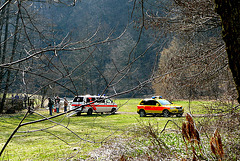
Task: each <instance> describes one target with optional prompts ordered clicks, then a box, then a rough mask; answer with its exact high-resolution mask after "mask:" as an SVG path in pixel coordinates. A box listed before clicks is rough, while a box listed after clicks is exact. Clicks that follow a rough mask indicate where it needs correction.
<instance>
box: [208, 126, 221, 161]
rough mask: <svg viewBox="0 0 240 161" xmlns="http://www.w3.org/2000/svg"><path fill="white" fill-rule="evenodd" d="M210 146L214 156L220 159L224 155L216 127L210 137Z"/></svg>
mask: <svg viewBox="0 0 240 161" xmlns="http://www.w3.org/2000/svg"><path fill="white" fill-rule="evenodd" d="M210 147H211V150H212V153H213V154H214V155H215V156H216V157H219V158H220V160H222V159H223V156H224V151H223V145H222V139H221V135H220V134H219V132H218V129H216V130H215V132H214V135H213V136H212V137H211V139H210Z"/></svg>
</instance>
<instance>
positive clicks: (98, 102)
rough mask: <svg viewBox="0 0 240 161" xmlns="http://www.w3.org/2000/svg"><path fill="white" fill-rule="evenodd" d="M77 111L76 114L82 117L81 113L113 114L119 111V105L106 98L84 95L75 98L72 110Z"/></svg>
mask: <svg viewBox="0 0 240 161" xmlns="http://www.w3.org/2000/svg"><path fill="white" fill-rule="evenodd" d="M73 109H76V110H75V112H74V113H76V114H77V115H81V113H87V115H92V113H93V112H94V113H104V112H105V113H112V114H114V113H115V112H116V111H117V109H118V108H117V104H116V103H114V102H113V101H112V100H111V99H110V98H107V97H106V96H96V95H83V96H75V97H74V99H73V102H72V105H71V110H73Z"/></svg>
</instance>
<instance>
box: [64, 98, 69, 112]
mask: <svg viewBox="0 0 240 161" xmlns="http://www.w3.org/2000/svg"><path fill="white" fill-rule="evenodd" d="M63 105H64V112H67V106H68V100H67V99H66V97H64V102H63Z"/></svg>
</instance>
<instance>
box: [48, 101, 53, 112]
mask: <svg viewBox="0 0 240 161" xmlns="http://www.w3.org/2000/svg"><path fill="white" fill-rule="evenodd" d="M48 108H49V115H51V116H52V110H53V101H52V100H51V98H50V97H48Z"/></svg>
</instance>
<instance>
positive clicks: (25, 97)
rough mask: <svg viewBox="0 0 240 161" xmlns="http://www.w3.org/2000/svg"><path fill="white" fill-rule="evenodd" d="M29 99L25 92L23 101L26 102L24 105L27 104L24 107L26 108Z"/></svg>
mask: <svg viewBox="0 0 240 161" xmlns="http://www.w3.org/2000/svg"><path fill="white" fill-rule="evenodd" d="M27 99H28V97H27V94H26V93H24V96H23V102H24V106H25V107H24V108H25V109H27Z"/></svg>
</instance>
